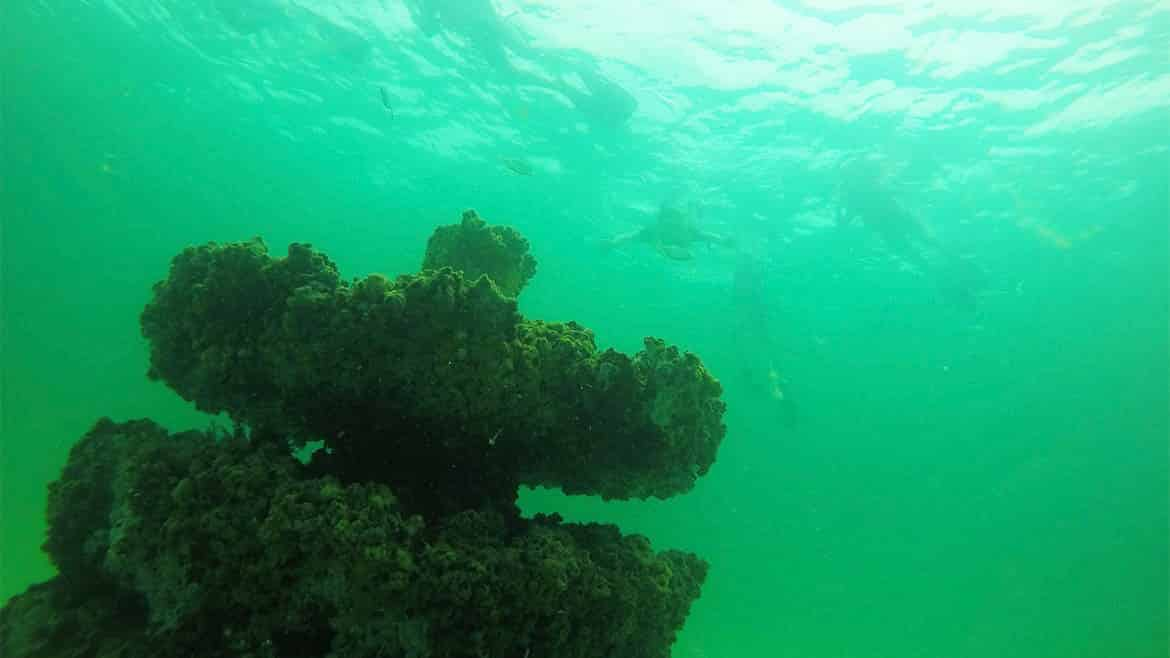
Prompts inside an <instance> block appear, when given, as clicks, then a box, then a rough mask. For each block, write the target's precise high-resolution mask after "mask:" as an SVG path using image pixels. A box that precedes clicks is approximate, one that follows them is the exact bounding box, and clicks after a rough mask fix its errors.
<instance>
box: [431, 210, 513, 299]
mask: <svg viewBox="0 0 1170 658" xmlns="http://www.w3.org/2000/svg"><path fill="white" fill-rule="evenodd" d="M442 267H450V268H452V269H454V270H457V271H460V272H463V274H464V275H465V276H466V277H467V278H468V279H478V278H479V277H480V275H483V274H486V275H487V276H488V278H490V279H491V280H492V281H493V282H494V283H495V284H496V286H497V287H499V289H500V292H501V293H503V294H504V295H507V296H508V297H516V296H518V295H519V294H520V291H521V290H522V289H523V288H524V286H525V285H526V284H527V283H528V280H529V279H531V278H532V276H533V275H534V274H536V259H535V258H533V257H532V256H531V255H530V254H529V253H528V240H526V239H525V238H524V236H522V235H520V232H519V231H517V230H516V229H514V228H511V227H510V226H489V225H488V223H487V222H486V221H484V220H483V219H482V218H481V217H480V216H479V215H478V214H477V213H476V212H475V211H474V210H467V211H464V213H463V221H462V222H460V223H459V224H452V225H450V226H440V227H439V228H437V229H435V232H434V234H432V235H431V239H430V240H429V241H428V242H427V253H426V256H425V257H424V258H423V264H422V269H424V270H437V269H439V268H442Z"/></svg>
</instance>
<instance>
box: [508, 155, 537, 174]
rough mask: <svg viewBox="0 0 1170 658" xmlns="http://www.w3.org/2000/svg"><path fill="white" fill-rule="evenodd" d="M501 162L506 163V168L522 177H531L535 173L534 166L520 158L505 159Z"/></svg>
mask: <svg viewBox="0 0 1170 658" xmlns="http://www.w3.org/2000/svg"><path fill="white" fill-rule="evenodd" d="M500 161H501V162H503V163H504V166H505V167H507V168H508V169H511V170H512V171H513V172H515V173H517V174H520V175H521V176H531V175H532V174H533V172H534V171H535V170H534V169H533V168H532V165H530V164H528V162H526V161H524V160H521V159H519V158H503V159H501V160H500Z"/></svg>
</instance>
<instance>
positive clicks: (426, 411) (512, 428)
mask: <svg viewBox="0 0 1170 658" xmlns="http://www.w3.org/2000/svg"><path fill="white" fill-rule="evenodd" d="M142 327H143V332H144V334H145V335H146V337H147V338H148V339H149V340H150V344H151V363H152V368H151V376H152V377H156V378H159V379H162V380H163V381H165V382H167V383H168V384H169V385H170V386H171V387H173V388H174V389H175V390H176V391H177V392H178V393H179V394H180V395H182V396H183V397H184V398H186V399H188V400H192V401H194V402H195V404H196V405H197V406H198V407H199V408H200V409H202V410H204V411H208V412H212V413H219V412H227V413H228V414H229V415H230V416H231V417H232V418H233V419H235V420H237V421H239V422H242V423H246V424H248V425H250V426H253V427H268V428H274V429H276V430H278V433H280V434H282V435H289V436H294V437H298V438H299V439H300V440H301V441H308V440H322V441H324V442H325V446H326V448H327V449H328V451H327V452H326V453H322V455H321V457H320V459H321V460H323V461H325V460H327V461H328V471H329V472H333V473H338V474H343V475H344V476H346V477H349V478H351V479H361V480H367V479H373V480H380V481H384V482H388V483H390V484H391V486H393V487H394V488H395V491H396V492H398V494H399V495H400V496H401V497H402V498H403V499H404V500H406V501H409V502H411V503H412V504H414V505H417V506H419V507H420V508H435V507H438V508H440V509H439V511H443V512H445V511H451V510H458V509H463V508H466V507H470V506H477V505H480V504H483V503H492V504H496V505H499V506H508V505H511V504H512V502H513V501H514V499H515V495H516V491H517V487H518V485H520V484H531V485H548V486H554V487H563V488H564V489H565V490H566V491H567V492H569V493H593V494H599V495H601V496H604V497H607V498H629V497H646V496H659V497H667V496H671V495H674V494H678V493H683V492H685V491H688V490H689V489H690V488H691V487H692V486H693V485H694V482H695V479H696V478H697V477H699V476H700V475H702V474H704V473H706V472H707V470H708V469H709V468H710V466H711V464H712V463H713V462H714V459H715V454H716V449H717V447H718V445H719V442H720V440H721V439H722V437H723V433H724V427H723V425H722V422H721V417H722V413H723V403H722V402H721V401H720V399H719V395H720V386H719V384H718V382H717V381H716V380H715V379H713V378H712V377H711V376H710V374H708V373H707V371H706V370H705V369H704V368H703V366H702V364H701V363H700V362H699V360H698V358H696V357H695V356H693V355H689V354H681V353H679V351H678V350H677V349H675V348H673V347H667V346H666V345H665V344H664V343H663V342H662V341H659V340H656V339H647V340H646V347H645V349H644V350H643V351H641V352H639V353H638V354H636V355H635V356H634V357H632V358H631V357H629V356H626V355H624V354H621V353H619V352H616V351H614V350H606V351H603V352H599V351H598V350H597V347H596V345H595V343H594V339H593V335H592V333H591V332H589V331H588V330H587V329H585V328H584V327H581V326H579V325H577V324H574V323H566V324H551V323H544V322H539V321H531V320H524V319H522V318H521V317H520V315H519V313H518V312H517V310H516V302H515V300H513V299H511V298H509V297H506V296H504V295H501V294H500V293H499V291H498V290H497V289H496V287H495V286H493V285H492V284H491V282H490V280H489V279H488V278H487V277H486V276H481V277H480V278H478V279H475V280H474V281H472V280H468V279H467V278H466V277H465V276H464V274H462V273H461V272H457V271H455V270H452V269H450V268H442V269H439V270H425V271H423V272H422V273H420V274H413V275H403V276H400V277H398V278H397V279H395V280H393V281H391V280H389V279H387V278H385V277H382V276H379V275H372V276H369V277H366V278H365V279H361V280H358V281H355V282H353V283H349V282H344V281H342V280H341V279H340V277H339V276H338V274H337V269H336V267H335V266H334V265H333V263H332V262H331V261H330V260H329V259H328V258H327V257H325V256H324V255H322V254H320V253H318V252H315V251H313V250H312V249H311V248H310V247H308V246H306V245H298V244H294V245H292V246H291V247H290V248H289V252H288V256H287V257H286V258H283V259H273V258H270V257H269V256H268V255H267V252H266V250H265V248H264V245H263V243H261V242H259V241H253V242H248V243H236V244H227V245H214V244H213V245H207V246H202V247H193V248H189V249H187V250H185V251H184V252H183V253H182V254H180V255H179V256H178V257H176V258H175V261H174V263H173V264H172V266H171V274H170V277H169V278H168V279H167V280H166V281H163V282H162V283H160V284H158V285H157V286H156V287H155V294H154V299H153V300H151V302H150V303H149V304H148V305H147V307H146V309H145V311H144V312H143V315H142ZM436 492H438V493H436ZM424 511H425V510H424Z"/></svg>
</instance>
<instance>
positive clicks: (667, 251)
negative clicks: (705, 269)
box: [658, 244, 695, 260]
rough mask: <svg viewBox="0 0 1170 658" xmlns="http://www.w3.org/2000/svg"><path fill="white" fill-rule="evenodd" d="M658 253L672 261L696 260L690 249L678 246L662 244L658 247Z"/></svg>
mask: <svg viewBox="0 0 1170 658" xmlns="http://www.w3.org/2000/svg"><path fill="white" fill-rule="evenodd" d="M658 253H660V254H662V255H663V256H666V257H667V258H669V259H671V260H694V258H695V255H694V254H692V253H691V250H690V249H687V248H686V247H680V246H679V245H676V244H660V245H658Z"/></svg>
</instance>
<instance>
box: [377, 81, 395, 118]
mask: <svg viewBox="0 0 1170 658" xmlns="http://www.w3.org/2000/svg"><path fill="white" fill-rule="evenodd" d="M378 93H379V94H380V95H381V97H382V107H384V108H386V110H387V111H388V112H390V116H391V117H393V116H394V102H393V99H392V98H390V90H389V89H387V88H386V85H378Z"/></svg>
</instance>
